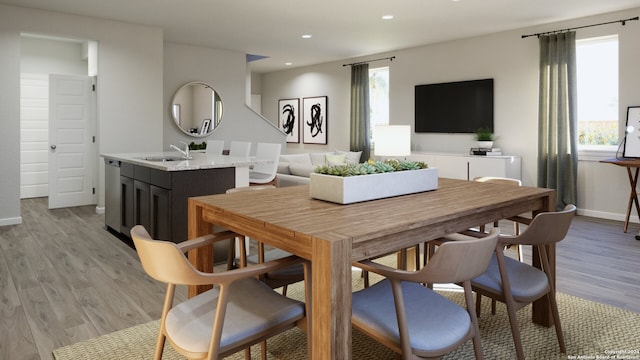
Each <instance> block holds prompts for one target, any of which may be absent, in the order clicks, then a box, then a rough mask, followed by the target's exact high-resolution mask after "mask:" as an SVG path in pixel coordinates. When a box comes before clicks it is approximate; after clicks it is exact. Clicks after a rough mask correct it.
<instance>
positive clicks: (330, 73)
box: [262, 62, 351, 153]
mask: <svg viewBox="0 0 640 360" xmlns="http://www.w3.org/2000/svg"><path fill="white" fill-rule="evenodd" d="M350 82H351V75H350V69H349V68H348V67H343V66H342V63H337V62H334V63H326V64H321V65H317V66H313V67H303V68H296V69H292V70H287V71H281V72H274V73H268V74H263V76H262V84H263V87H262V115H263V116H265V117H266V118H267V119H269V120H270V121H272V122H273V123H274V124H275V125H277V124H278V100H279V99H294V98H300V108H302V99H303V98H305V97H314V96H328V100H327V131H328V134H327V145H318V144H304V143H303V139H302V138H303V137H302V129H300V143H298V144H296V143H288V144H287V146H286V151H287V152H288V153H300V152H309V151H328V150H349V111H350V110H349V106H350V97H349V96H350V95H349V92H350ZM300 116H301V117H302V111H300ZM300 120H301V121H303V119H300Z"/></svg>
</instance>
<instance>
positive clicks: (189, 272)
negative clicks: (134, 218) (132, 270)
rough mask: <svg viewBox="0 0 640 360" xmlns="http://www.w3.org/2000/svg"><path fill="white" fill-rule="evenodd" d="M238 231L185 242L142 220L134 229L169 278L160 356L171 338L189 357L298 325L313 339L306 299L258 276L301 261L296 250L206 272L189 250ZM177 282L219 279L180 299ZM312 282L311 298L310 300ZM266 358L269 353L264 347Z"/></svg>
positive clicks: (207, 355) (149, 268) (150, 266)
mask: <svg viewBox="0 0 640 360" xmlns="http://www.w3.org/2000/svg"><path fill="white" fill-rule="evenodd" d="M229 236H233V233H230V232H224V235H223V236H221V235H219V234H217V233H216V234H209V235H205V236H202V237H198V238H195V239H192V240H187V241H184V242H181V243H178V244H176V243H173V242H169V241H161V240H154V239H152V238H151V236H150V235H149V233H148V232H147V230H146V229H145V228H144V227H143V226H142V225H136V226H134V227H133V228H132V229H131V238H132V239H133V242H134V244H135V247H136V250H137V252H138V256H139V258H140V262H141V263H142V267H143V268H144V270H145V272H146V273H147V274H148V275H149V276H151V277H152V278H153V279H155V280H157V281H161V282H164V283H166V284H167V291H166V295H165V299H164V305H163V308H162V315H161V317H160V328H159V330H158V337H157V341H156V347H155V354H154V359H156V360H159V359H161V358H162V352H163V348H164V343H165V340H169V343H170V344H171V346H172V347H173V348H174V349H175V350H176V351H177V352H178V353H180V354H181V355H183V356H185V357H187V358H189V359H218V358H222V357H224V356H227V355H230V354H232V353H235V352H237V351H239V350H242V349H245V356H250V354H249V351H250V350H249V347H250V346H251V345H253V344H256V343H259V342H263V341H265V340H266V339H267V338H269V337H271V336H274V335H277V334H279V333H281V332H283V331H285V330H288V329H290V328H293V327H295V326H299V327H302V328H303V329H304V330H306V331H307V340H308V344H310V338H309V337H310V334H311V332H310V331H309V330H310V329H309V328H308V326H309V323H310V322H309V321H307V319H306V314H310V312H309V307H308V306H307V305H305V303H303V302H300V301H297V300H293V299H290V298H287V297H285V296H282V295H280V294H278V293H276V292H275V291H273V289H271V288H270V287H268V286H267V285H266V284H264V283H263V282H261V281H259V280H258V279H257V278H256V277H257V276H259V275H260V274H263V273H266V272H269V271H276V270H278V269H280V268H283V267H287V266H292V265H295V264H300V263H301V262H302V264H303V265H302V266H303V267H304V268H305V269H307V268H308V266H307V265H306V263H304V262H303V260H302V259H300V258H297V257H295V256H291V257H288V258H283V259H278V260H274V261H272V262H268V263H263V264H257V265H253V266H248V267H246V268H242V269H235V270H230V271H221V272H216V273H203V272H201V271H198V270H196V269H195V268H194V267H193V265H192V264H191V263H190V262H189V260H188V259H187V257H186V256H185V254H184V253H185V252H187V251H189V250H192V249H195V248H198V247H202V246H205V245H210V244H212V243H213V242H215V241H219V240H226V239H228V238H229ZM176 285H214V287H213V288H212V289H211V290H208V291H205V292H203V293H201V294H199V295H196V296H194V297H192V298H190V299H188V300H186V301H184V302H181V303H179V304H176V305H174V304H173V301H174V293H175V287H176ZM308 290H309V289H308V287H306V288H305V301H306V304H309V301H308V293H307V292H306V291H308ZM262 359H263V360H264V359H266V350H264V347H263V354H262Z"/></svg>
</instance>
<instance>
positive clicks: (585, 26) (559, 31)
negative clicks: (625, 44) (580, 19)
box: [522, 16, 638, 39]
mask: <svg viewBox="0 0 640 360" xmlns="http://www.w3.org/2000/svg"><path fill="white" fill-rule="evenodd" d="M633 20H638V16H636V17H634V18H629V19H624V20H616V21H609V22H603V23H599V24H591V25H584V26H578V27H574V28H568V29H563V30H553V31H546V32H541V33H537V34H529V35H522V38H523V39H524V38H527V37H529V36H537V37H540V35H547V34H557V33H561V32H565V31H571V30H576V29H583V28H588V27H592V26H600V25H608V24H615V23H622V25H623V26H624V25H626V23H627V21H633Z"/></svg>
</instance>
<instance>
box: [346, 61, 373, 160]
mask: <svg viewBox="0 0 640 360" xmlns="http://www.w3.org/2000/svg"><path fill="white" fill-rule="evenodd" d="M350 130H351V132H350V135H349V147H350V150H351V151H362V157H361V158H360V159H361V160H362V161H366V160H369V156H370V154H369V152H370V140H369V136H370V130H369V64H359V65H352V66H351V127H350Z"/></svg>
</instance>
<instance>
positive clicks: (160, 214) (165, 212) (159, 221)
mask: <svg viewBox="0 0 640 360" xmlns="http://www.w3.org/2000/svg"><path fill="white" fill-rule="evenodd" d="M149 190H150V191H149V196H150V199H149V200H150V201H149V205H150V208H149V212H150V216H151V218H150V221H151V226H150V229H151V230H150V231H151V236H152V237H153V238H154V239H161V240H170V239H171V237H172V235H171V190H168V189H163V188H161V187H159V186H155V185H150V186H149Z"/></svg>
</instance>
